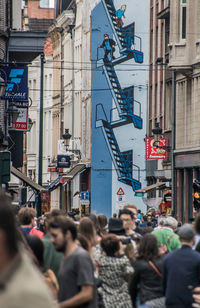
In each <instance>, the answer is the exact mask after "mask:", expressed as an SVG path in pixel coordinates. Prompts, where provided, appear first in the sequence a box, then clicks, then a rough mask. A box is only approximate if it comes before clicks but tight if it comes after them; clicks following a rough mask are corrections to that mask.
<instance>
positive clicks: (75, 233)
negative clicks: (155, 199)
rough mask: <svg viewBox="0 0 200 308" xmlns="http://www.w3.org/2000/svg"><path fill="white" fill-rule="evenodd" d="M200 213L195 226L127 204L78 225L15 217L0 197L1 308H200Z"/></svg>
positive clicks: (53, 217) (64, 217)
mask: <svg viewBox="0 0 200 308" xmlns="http://www.w3.org/2000/svg"><path fill="white" fill-rule="evenodd" d="M199 248H200V214H198V215H197V216H196V219H195V222H194V223H193V224H183V225H182V224H181V223H178V221H177V220H176V219H175V218H174V217H171V216H168V217H164V216H161V217H157V215H155V212H154V211H152V212H151V213H147V214H146V215H144V214H142V213H141V211H140V210H138V209H137V207H136V206H135V205H126V206H125V207H124V208H123V209H121V210H120V211H119V213H118V215H117V214H114V215H113V217H112V218H110V219H109V220H107V217H106V216H105V215H103V214H100V215H95V214H91V215H87V216H85V217H81V218H80V219H78V220H77V219H75V217H73V215H72V213H68V214H67V213H65V212H63V211H61V210H53V211H52V212H51V213H49V214H47V215H45V216H44V217H42V218H40V219H37V218H36V211H35V209H33V208H30V207H23V208H21V209H20V210H19V211H18V212H17V213H16V212H15V211H14V209H13V207H12V205H11V202H10V199H9V198H8V197H7V196H6V195H4V194H0V307H5V308H25V307H26V308H28V307H30V308H32V307H34V308H35V307H37V308H51V307H52V308H53V307H55V308H56V307H60V308H67V307H80V308H97V307H99V308H163V307H166V308H190V307H197V308H198V307H199V308H200V254H199V251H200V249H199Z"/></svg>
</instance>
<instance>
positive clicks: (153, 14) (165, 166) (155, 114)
mask: <svg viewBox="0 0 200 308" xmlns="http://www.w3.org/2000/svg"><path fill="white" fill-rule="evenodd" d="M149 35H150V39H149V42H150V43H149V91H148V123H147V137H150V138H152V137H153V132H152V130H153V129H154V128H155V126H156V124H158V125H159V127H160V128H161V129H162V136H163V138H166V140H167V153H166V154H167V155H166V159H157V160H155V159H154V160H152V159H151V160H147V162H146V167H147V174H146V176H147V183H148V185H153V184H156V183H158V182H160V181H163V182H165V183H166V185H167V186H168V187H171V177H172V172H171V158H172V152H171V144H172V138H171V90H172V71H171V70H170V69H169V66H168V63H169V39H170V1H169V0H151V1H150V31H149ZM155 151H157V149H155ZM148 195H149V197H151V198H152V197H154V198H155V197H162V196H163V192H162V191H156V189H155V190H153V191H151V192H150V193H149V194H148Z"/></svg>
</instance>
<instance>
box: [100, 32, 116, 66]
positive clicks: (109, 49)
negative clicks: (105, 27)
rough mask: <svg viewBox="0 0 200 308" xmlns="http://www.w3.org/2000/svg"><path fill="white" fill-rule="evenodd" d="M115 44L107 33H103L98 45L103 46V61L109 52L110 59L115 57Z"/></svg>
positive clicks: (106, 58) (106, 59)
mask: <svg viewBox="0 0 200 308" xmlns="http://www.w3.org/2000/svg"><path fill="white" fill-rule="evenodd" d="M115 46H116V42H115V41H114V40H113V39H111V38H109V35H108V34H104V40H103V42H102V44H101V45H99V48H104V51H105V54H104V61H108V55H109V54H110V57H111V61H112V59H115V57H114V55H113V54H114V52H115Z"/></svg>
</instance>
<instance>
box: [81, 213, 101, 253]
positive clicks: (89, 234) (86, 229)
mask: <svg viewBox="0 0 200 308" xmlns="http://www.w3.org/2000/svg"><path fill="white" fill-rule="evenodd" d="M78 232H79V233H80V234H81V235H83V236H84V237H85V238H86V239H87V240H88V243H89V253H90V256H91V258H93V248H94V247H95V246H96V244H97V234H96V230H95V228H94V224H93V222H92V220H91V219H90V218H89V217H83V218H81V220H80V223H79V226H78Z"/></svg>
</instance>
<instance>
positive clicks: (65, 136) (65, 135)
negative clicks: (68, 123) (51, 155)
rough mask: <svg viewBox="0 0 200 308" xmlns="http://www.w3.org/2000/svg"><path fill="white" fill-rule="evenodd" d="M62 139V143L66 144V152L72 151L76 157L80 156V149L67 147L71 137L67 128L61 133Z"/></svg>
mask: <svg viewBox="0 0 200 308" xmlns="http://www.w3.org/2000/svg"><path fill="white" fill-rule="evenodd" d="M62 137H63V139H64V143H65V146H66V151H67V152H72V153H74V154H75V155H77V156H78V158H80V156H81V151H80V150H78V149H69V144H70V140H71V137H72V135H71V134H70V133H69V129H68V128H67V129H65V133H64V134H63V135H62Z"/></svg>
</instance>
